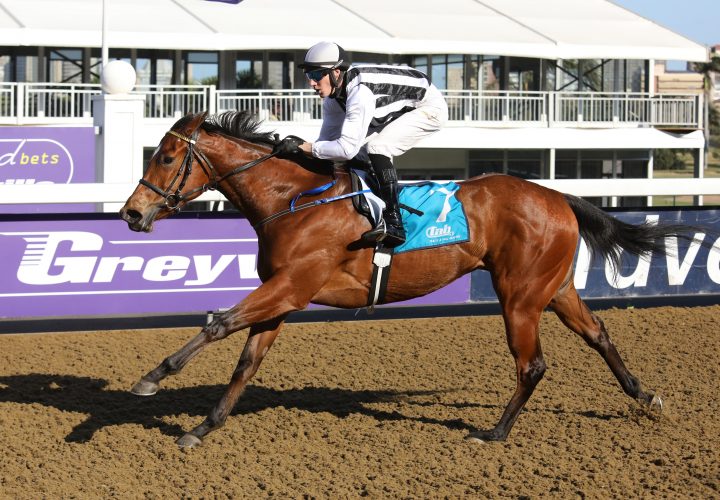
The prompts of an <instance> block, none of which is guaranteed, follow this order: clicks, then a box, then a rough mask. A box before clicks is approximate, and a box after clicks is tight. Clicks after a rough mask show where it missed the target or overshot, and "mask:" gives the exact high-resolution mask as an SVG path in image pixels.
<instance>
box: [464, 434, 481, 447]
mask: <svg viewBox="0 0 720 500" xmlns="http://www.w3.org/2000/svg"><path fill="white" fill-rule="evenodd" d="M477 434H478V433H477V432H471V433H470V434H468V435H467V436H465V441H472V442H474V443H481V444H485V443H486V441H485V439H483V438H482V437H480V436H478V435H477Z"/></svg>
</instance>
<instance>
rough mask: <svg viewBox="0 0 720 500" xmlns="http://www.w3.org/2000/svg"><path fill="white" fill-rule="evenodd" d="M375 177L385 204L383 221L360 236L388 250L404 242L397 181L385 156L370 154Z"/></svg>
mask: <svg viewBox="0 0 720 500" xmlns="http://www.w3.org/2000/svg"><path fill="white" fill-rule="evenodd" d="M368 156H370V162H371V163H372V167H373V170H374V171H375V176H376V177H377V179H378V183H379V184H380V197H381V198H382V200H383V201H384V202H385V210H383V220H381V221H380V223H379V224H378V225H377V226H375V227H374V228H373V229H371V230H370V231H368V232H366V233H365V234H363V235H362V239H363V240H365V241H369V242H379V241H382V243H383V245H385V246H386V247H388V248H395V247H396V246H398V245H402V244H403V243H404V242H405V229H403V225H402V217H401V216H400V207H399V206H398V205H399V204H398V181H397V174H396V173H395V167H393V164H392V161H391V160H390V158H388V157H387V156H383V155H376V154H371V155H368Z"/></svg>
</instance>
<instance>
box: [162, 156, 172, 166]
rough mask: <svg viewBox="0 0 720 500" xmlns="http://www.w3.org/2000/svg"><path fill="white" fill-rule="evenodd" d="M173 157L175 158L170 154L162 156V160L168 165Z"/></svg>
mask: <svg viewBox="0 0 720 500" xmlns="http://www.w3.org/2000/svg"><path fill="white" fill-rule="evenodd" d="M174 159H175V158H173V157H172V156H163V159H162V162H163V163H164V164H165V165H170V164H171V163H172V162H173V160H174Z"/></svg>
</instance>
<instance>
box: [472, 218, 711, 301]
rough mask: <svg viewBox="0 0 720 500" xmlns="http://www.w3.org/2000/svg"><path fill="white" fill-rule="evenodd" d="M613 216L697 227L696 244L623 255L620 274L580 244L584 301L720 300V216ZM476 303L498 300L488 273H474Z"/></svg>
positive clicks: (676, 242) (673, 242)
mask: <svg viewBox="0 0 720 500" xmlns="http://www.w3.org/2000/svg"><path fill="white" fill-rule="evenodd" d="M612 215H614V216H615V217H617V218H618V219H620V220H622V221H624V222H628V223H631V224H642V223H649V224H654V223H657V222H661V223H666V224H684V225H688V226H694V227H696V228H697V232H696V233H694V236H695V240H696V241H693V242H690V241H687V240H683V239H678V238H675V237H669V238H666V240H665V242H664V244H665V247H666V248H667V249H668V250H669V251H668V253H667V255H663V254H660V253H653V254H650V255H647V256H645V257H643V258H638V257H634V256H628V255H623V264H622V266H621V267H620V269H619V270H618V272H615V270H614V269H613V267H612V265H611V264H610V263H609V262H605V261H601V260H599V259H591V258H590V252H589V251H588V248H587V245H586V244H585V242H584V241H582V240H580V244H579V245H578V249H577V252H576V258H575V276H574V284H575V288H576V289H577V291H578V293H579V294H580V296H581V297H582V298H584V299H608V298H621V297H669V296H700V295H705V296H718V297H719V298H720V239H718V236H719V235H720V210H718V209H716V208H702V207H700V208H686V209H683V210H676V209H655V210H653V209H644V210H623V211H616V212H613V214H612ZM701 242H702V243H701ZM471 297H472V300H473V301H474V302H494V301H496V300H497V298H496V296H495V291H494V290H493V287H492V283H491V282H490V277H489V275H488V273H484V272H474V273H473V277H472V292H471Z"/></svg>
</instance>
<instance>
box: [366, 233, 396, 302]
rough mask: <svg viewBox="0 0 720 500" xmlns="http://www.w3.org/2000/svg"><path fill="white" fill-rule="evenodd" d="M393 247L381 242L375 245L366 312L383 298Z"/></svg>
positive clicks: (388, 276)
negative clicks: (387, 246)
mask: <svg viewBox="0 0 720 500" xmlns="http://www.w3.org/2000/svg"><path fill="white" fill-rule="evenodd" d="M392 257H393V249H392V248H386V247H384V246H382V245H381V244H380V245H378V246H376V247H375V253H374V254H373V273H372V278H371V279H370V292H369V294H368V305H367V307H368V313H370V314H372V313H373V312H374V311H375V305H376V304H377V303H378V302H383V301H384V300H385V292H386V291H387V284H388V280H389V279H390V265H391V264H392Z"/></svg>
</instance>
